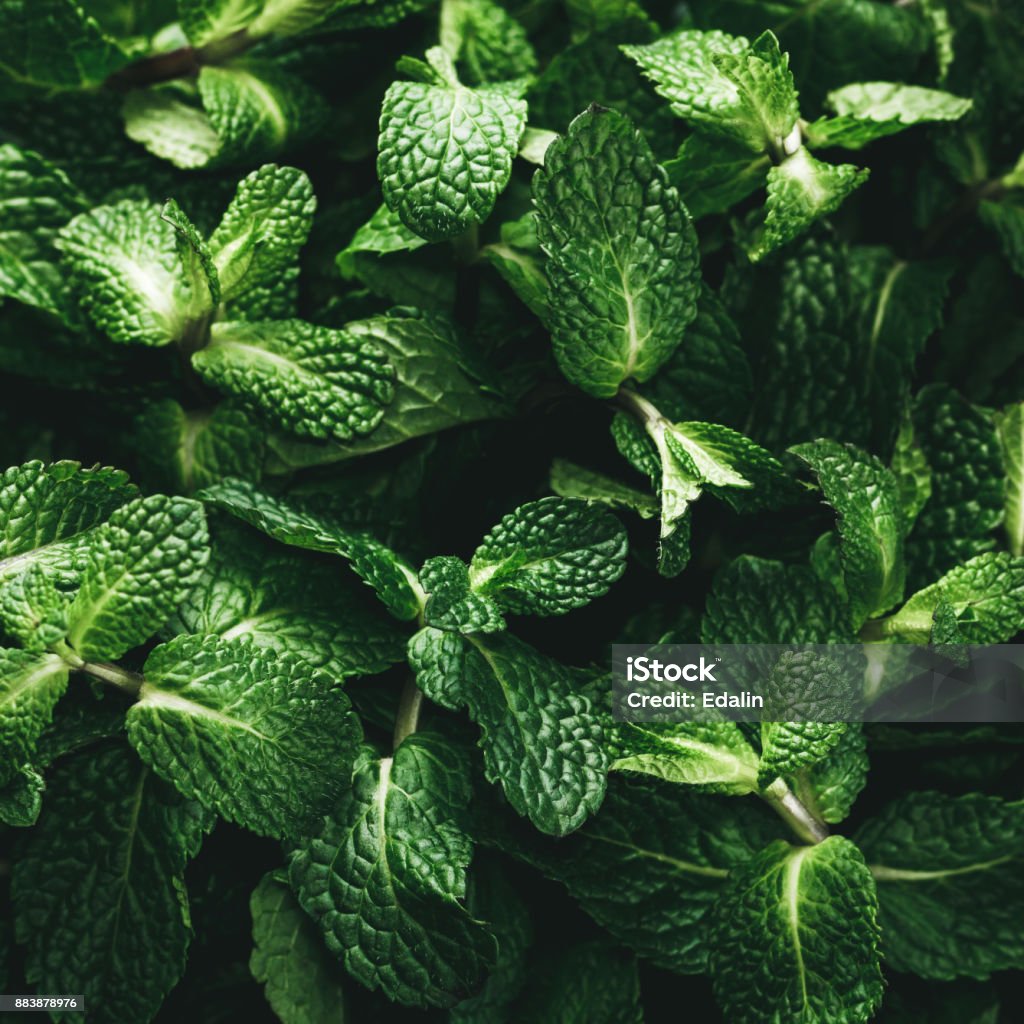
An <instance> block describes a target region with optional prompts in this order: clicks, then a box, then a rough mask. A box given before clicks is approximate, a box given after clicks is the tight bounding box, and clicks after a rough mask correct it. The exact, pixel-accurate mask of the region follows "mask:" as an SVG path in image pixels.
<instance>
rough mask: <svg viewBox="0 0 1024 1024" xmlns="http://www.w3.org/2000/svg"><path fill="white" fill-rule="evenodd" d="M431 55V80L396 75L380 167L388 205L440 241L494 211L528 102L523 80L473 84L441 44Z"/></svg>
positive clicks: (387, 102) (384, 120)
mask: <svg viewBox="0 0 1024 1024" xmlns="http://www.w3.org/2000/svg"><path fill="white" fill-rule="evenodd" d="M427 59H428V60H429V61H431V71H432V77H431V78H430V79H429V80H427V81H421V82H395V83H393V84H392V85H391V86H390V87H389V88H388V91H387V94H386V95H385V97H384V107H383V110H382V111H381V118H380V140H379V143H378V145H379V151H380V155H379V157H378V158H377V174H378V176H379V177H380V182H381V189H382V191H383V193H384V202H385V203H387V205H388V208H389V209H391V210H393V211H394V212H395V213H397V214H398V216H399V218H400V219H401V221H402V223H403V224H405V226H406V227H407V228H409V229H410V230H412V231H415V232H416V234H418V235H420V236H422V237H423V238H426V239H428V240H429V241H432V242H439V241H442V240H443V239H446V238H454V237H455V236H457V235H460V234H462V233H463V232H464V231H466V230H467V229H469V228H470V227H472V226H473V225H474V224H480V223H482V222H483V221H484V220H486V219H487V217H488V216H489V215H490V212H491V210H492V209H493V208H494V203H495V201H496V200H497V198H498V196H499V195H500V194H501V193H502V192H503V191H504V189H505V186H506V185H507V184H508V180H509V176H510V175H511V173H512V161H513V159H514V158H515V155H516V153H517V152H518V150H519V139H520V137H521V136H522V134H523V130H524V128H525V127H526V103H525V101H524V100H522V99H521V98H520V97H521V95H522V92H523V88H522V84H521V83H517V82H503V83H501V84H497V85H488V86H481V87H480V88H478V89H470V88H467V87H466V86H464V85H462V84H460V82H459V80H458V78H457V77H456V75H455V69H454V67H453V65H452V63H451V58H450V57H449V56H448V55H447V54H446V53H445V51H444V50H442V49H441V48H440V47H435V48H433V49H432V50H429V51H428V53H427Z"/></svg>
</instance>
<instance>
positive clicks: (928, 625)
mask: <svg viewBox="0 0 1024 1024" xmlns="http://www.w3.org/2000/svg"><path fill="white" fill-rule="evenodd" d="M940 605H942V606H946V608H947V609H948V610H949V611H951V612H952V614H953V615H954V616H955V618H956V624H957V628H958V630H959V633H960V636H961V637H962V641H961V642H963V643H972V644H1004V643H1008V642H1009V641H1010V640H1011V639H1012V638H1013V636H1014V635H1015V634H1016V633H1018V632H1020V631H1021V629H1024V558H1019V557H1016V556H1013V555H1010V554H1008V553H1007V552H1005V551H989V552H987V553H986V554H983V555H978V556H977V558H972V559H971V560H970V561H969V562H966V563H965V564H964V565H958V566H957V567H956V568H954V569H950V571H949V572H948V573H946V575H945V576H943V577H942V578H941V579H940V580H938V581H937V582H935V583H933V584H931V586H928V587H925V588H924V590H919V591H918V592H917V593H916V594H914V595H913V596H912V597H911V598H910V599H909V600H908V601H907V603H906V604H905V605H904V606H903V607H902V608H900V609H899V611H897V612H895V613H894V614H893V615H890V616H889V617H888V618H887V619H884V620H883V621H882V623H881V625H880V628H881V631H882V634H883V635H885V636H892V637H896V638H898V639H901V640H903V641H904V642H905V643H928V642H929V639H930V637H931V632H932V624H933V621H934V618H935V614H936V611H937V609H938V608H939V607H940Z"/></svg>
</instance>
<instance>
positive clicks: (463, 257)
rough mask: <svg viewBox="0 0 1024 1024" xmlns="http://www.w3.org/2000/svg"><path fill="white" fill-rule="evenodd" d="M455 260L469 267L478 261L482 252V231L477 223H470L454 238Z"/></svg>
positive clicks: (462, 265) (461, 265) (460, 264)
mask: <svg viewBox="0 0 1024 1024" xmlns="http://www.w3.org/2000/svg"><path fill="white" fill-rule="evenodd" d="M452 249H453V251H454V253H455V262H456V263H457V264H458V265H459V266H460V267H468V266H469V265H470V264H472V263H475V262H476V258H477V256H478V255H479V252H480V231H479V228H478V227H477V225H476V224H470V226H469V227H468V228H466V230H465V231H463V232H462V234H461V235H459V236H458V238H453V239H452Z"/></svg>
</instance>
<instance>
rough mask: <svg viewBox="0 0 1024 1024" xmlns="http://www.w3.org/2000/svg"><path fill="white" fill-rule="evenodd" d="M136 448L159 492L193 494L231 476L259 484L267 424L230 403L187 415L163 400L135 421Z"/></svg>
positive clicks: (144, 411) (149, 406) (148, 480)
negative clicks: (263, 425) (256, 481)
mask: <svg viewBox="0 0 1024 1024" xmlns="http://www.w3.org/2000/svg"><path fill="white" fill-rule="evenodd" d="M132 444H133V447H134V448H135V449H136V457H137V458H138V460H139V463H140V465H141V466H142V468H143V473H144V478H145V479H146V481H147V482H148V483H150V484H151V485H152V486H154V487H156V488H158V489H160V490H167V491H174V492H184V493H185V494H191V493H192V492H193V491H195V490H197V489H199V488H201V487H207V486H209V485H210V484H215V483H217V482H218V481H220V480H223V479H224V478H225V477H229V476H237V477H242V478H243V479H245V480H255V479H256V478H257V477H258V476H259V475H260V470H261V469H262V467H263V459H264V430H263V427H262V425H261V424H260V423H259V422H258V421H256V420H255V419H254V418H253V417H252V416H251V415H250V414H249V413H247V412H245V411H244V410H243V409H241V408H239V407H238V406H236V405H233V404H232V403H230V402H220V403H218V404H217V405H216V406H215V407H214V408H213V409H212V410H205V409H190V410H188V411H186V410H185V409H184V408H183V407H182V406H181V405H179V404H178V402H176V401H175V400H174V399H173V398H161V399H158V400H157V401H155V402H151V403H150V404H148V405H146V406H143V409H142V412H140V413H139V415H138V416H137V417H136V419H135V424H134V431H133V435H132Z"/></svg>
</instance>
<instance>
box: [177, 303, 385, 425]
mask: <svg viewBox="0 0 1024 1024" xmlns="http://www.w3.org/2000/svg"><path fill="white" fill-rule="evenodd" d="M192 366H193V367H194V368H195V370H196V372H197V373H198V374H199V375H200V376H201V377H202V378H203V380H205V381H206V382H207V383H209V384H212V385H214V386H215V387H218V388H220V389H221V390H223V391H226V392H228V394H230V395H233V396H234V397H236V398H239V399H241V400H242V401H243V402H246V403H247V404H249V405H251V406H253V407H254V408H255V409H257V410H259V411H260V412H261V413H262V414H263V415H264V416H266V417H267V418H268V419H271V420H273V421H274V422H275V423H277V424H279V425H280V426H281V427H283V428H284V429H285V430H290V431H292V432H294V433H297V434H300V435H303V436H306V437H317V438H328V437H336V438H338V439H340V440H343V441H345V440H349V439H351V438H352V437H355V436H357V435H361V434H368V433H369V432H370V431H371V430H373V428H374V427H375V426H376V425H377V424H378V423H379V422H380V420H381V417H382V416H383V415H384V407H385V406H386V404H387V403H388V402H389V401H390V400H391V398H392V397H393V395H394V389H393V386H392V379H393V376H394V371H393V370H392V368H391V366H390V365H389V363H388V361H387V356H386V355H385V353H384V352H382V351H381V349H380V348H378V347H377V346H376V345H375V344H374V343H373V342H371V341H363V340H358V339H356V338H354V337H353V336H352V335H350V334H348V333H347V332H345V331H334V330H331V329H330V328H328V327H316V326H314V325H313V324H307V323H305V322H304V321H302V320H265V321H261V322H256V323H251V322H243V321H231V322H221V323H216V324H214V325H213V328H212V330H211V332H210V343H209V344H208V345H206V346H205V347H204V348H201V349H200V350H199V351H198V352H196V353H194V354H193V356H192Z"/></svg>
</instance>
